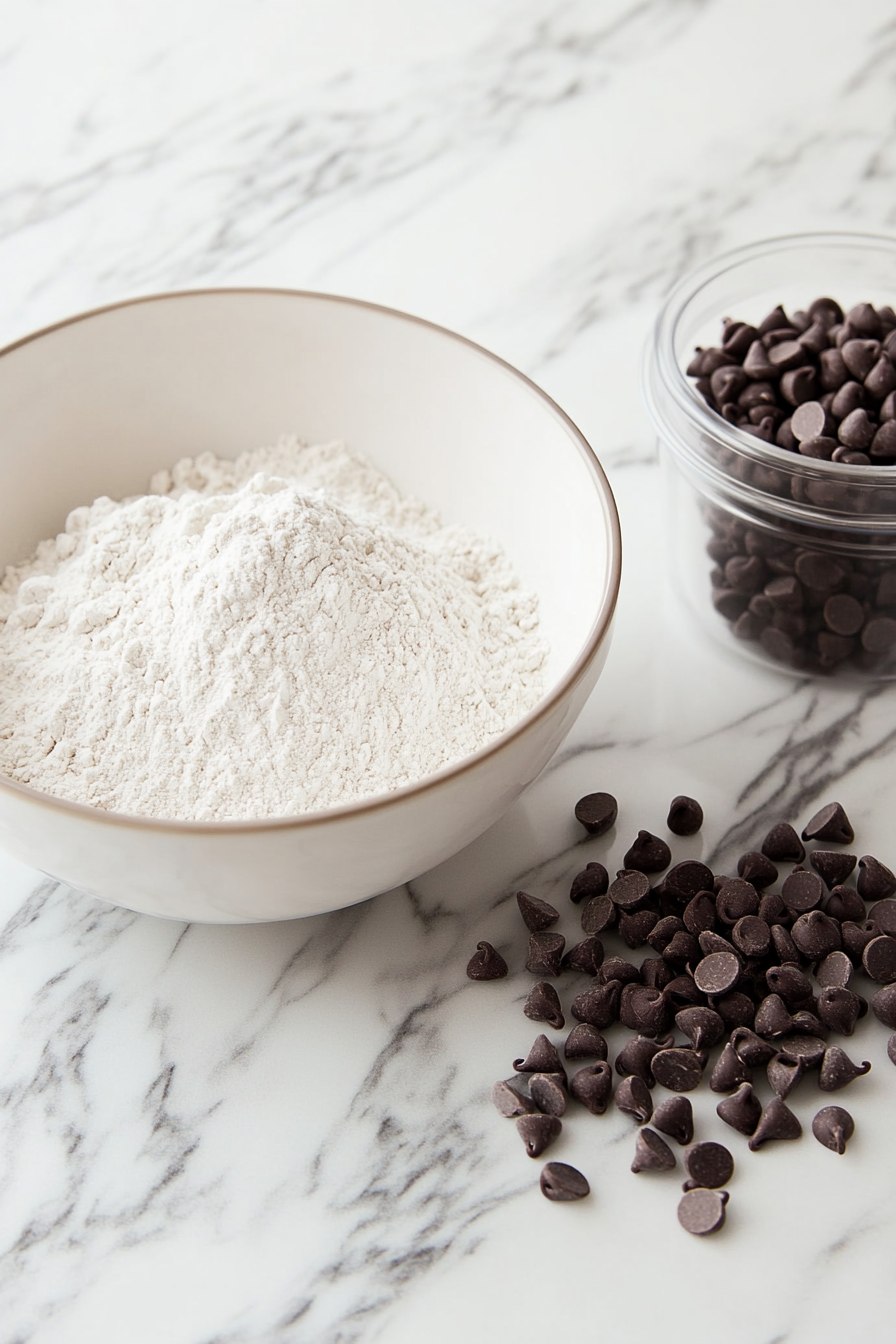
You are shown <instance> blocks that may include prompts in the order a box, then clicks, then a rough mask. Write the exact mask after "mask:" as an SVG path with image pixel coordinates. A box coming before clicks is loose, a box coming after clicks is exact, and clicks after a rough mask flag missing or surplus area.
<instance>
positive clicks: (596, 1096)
mask: <svg viewBox="0 0 896 1344" xmlns="http://www.w3.org/2000/svg"><path fill="white" fill-rule="evenodd" d="M569 1093H570V1096H572V1097H575V1099H576V1101H580V1102H581V1103H582V1105H583V1106H584V1107H585V1109H586V1110H587V1111H590V1112H591V1114H592V1115H603V1113H604V1111H605V1110H606V1109H607V1106H608V1105H609V1104H610V1097H611V1096H612V1095H613V1073H612V1070H611V1069H610V1066H609V1064H608V1063H607V1062H606V1060H603V1059H602V1060H599V1061H598V1062H597V1063H596V1064H586V1065H585V1067H584V1069H578V1070H577V1071H576V1072H575V1073H574V1074H573V1075H572V1077H571V1078H570V1080H569Z"/></svg>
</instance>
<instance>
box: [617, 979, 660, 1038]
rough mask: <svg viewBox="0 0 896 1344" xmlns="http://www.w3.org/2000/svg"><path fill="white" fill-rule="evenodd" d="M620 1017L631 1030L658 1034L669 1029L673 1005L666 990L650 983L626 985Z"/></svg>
mask: <svg viewBox="0 0 896 1344" xmlns="http://www.w3.org/2000/svg"><path fill="white" fill-rule="evenodd" d="M619 1019H620V1021H621V1022H622V1023H623V1025H624V1026H626V1027H628V1028H629V1030H630V1031H637V1032H640V1033H641V1035H642V1036H658V1035H661V1034H662V1033H663V1032H664V1031H668V1029H669V1026H670V1025H671V1022H672V1007H671V1005H670V1003H669V1002H668V1000H667V998H666V995H665V992H664V991H663V990H661V989H652V988H651V987H650V985H638V984H630V985H626V986H625V987H624V988H623V990H622V994H621V995H620V999H619Z"/></svg>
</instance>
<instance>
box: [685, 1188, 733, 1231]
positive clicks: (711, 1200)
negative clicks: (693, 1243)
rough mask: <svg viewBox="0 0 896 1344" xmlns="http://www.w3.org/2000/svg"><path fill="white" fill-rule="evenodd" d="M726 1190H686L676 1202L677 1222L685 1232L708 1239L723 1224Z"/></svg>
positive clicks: (726, 1200)
mask: <svg viewBox="0 0 896 1344" xmlns="http://www.w3.org/2000/svg"><path fill="white" fill-rule="evenodd" d="M727 1203H728V1192H727V1190H704V1189H699V1190H688V1191H687V1192H686V1193H685V1194H683V1195H682V1197H681V1199H680V1200H679V1201H678V1221H679V1222H680V1223H681V1225H682V1227H683V1228H684V1230H685V1232H690V1233H692V1235H693V1236H695V1237H708V1236H709V1235H710V1234H711V1233H713V1232H718V1231H719V1229H720V1228H721V1227H723V1226H724V1223H725V1205H726V1204H727Z"/></svg>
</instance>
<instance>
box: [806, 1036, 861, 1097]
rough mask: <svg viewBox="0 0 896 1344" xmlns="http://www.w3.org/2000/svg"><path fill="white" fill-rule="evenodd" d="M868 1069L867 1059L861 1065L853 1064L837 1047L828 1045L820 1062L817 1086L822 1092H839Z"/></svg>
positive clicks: (844, 1052) (843, 1051)
mask: <svg viewBox="0 0 896 1344" xmlns="http://www.w3.org/2000/svg"><path fill="white" fill-rule="evenodd" d="M870 1069H871V1065H870V1064H869V1062H868V1060H867V1059H866V1060H864V1061H863V1062H862V1063H861V1064H854V1063H853V1062H852V1060H851V1059H850V1057H849V1055H848V1054H847V1053H846V1051H845V1050H841V1049H840V1047H839V1045H829V1046H828V1048H827V1049H826V1050H825V1052H824V1056H823V1058H822V1061H821V1068H820V1070H819V1073H818V1086H819V1087H820V1088H821V1090H822V1092H839V1090H840V1088H841V1087H846V1086H848V1084H849V1083H851V1082H852V1081H853V1079H855V1078H861V1077H862V1076H863V1075H864V1074H866V1073H868V1072H870Z"/></svg>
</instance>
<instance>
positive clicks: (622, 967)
mask: <svg viewBox="0 0 896 1344" xmlns="http://www.w3.org/2000/svg"><path fill="white" fill-rule="evenodd" d="M598 979H599V980H600V982H601V984H602V985H607V984H609V983H610V981H611V980H618V981H619V983H620V985H637V984H640V982H641V972H640V971H639V970H638V967H637V966H633V965H632V963H631V962H630V961H626V960H625V958H624V957H605V958H604V961H603V964H602V965H601V968H600V971H599V972H598Z"/></svg>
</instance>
